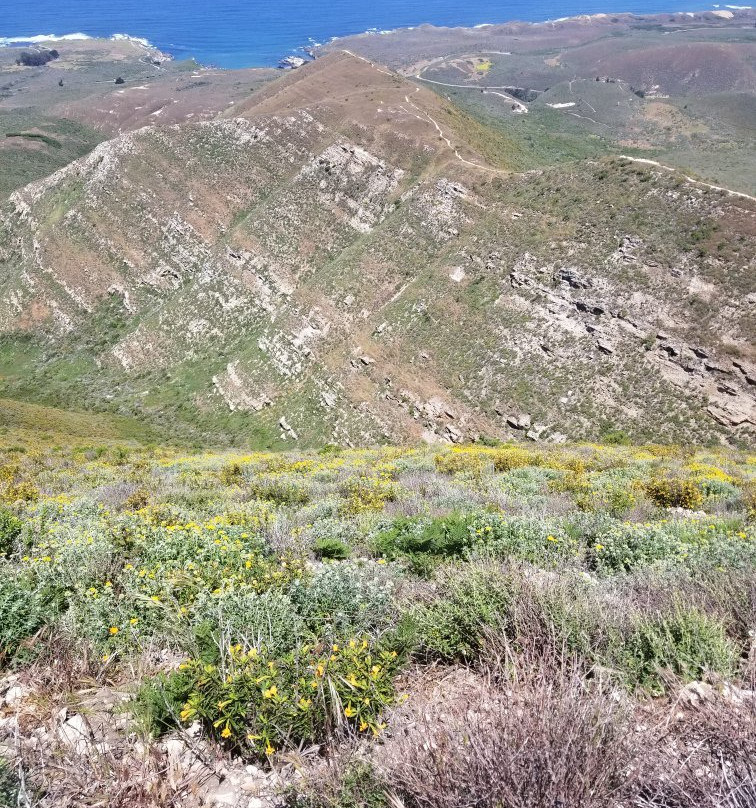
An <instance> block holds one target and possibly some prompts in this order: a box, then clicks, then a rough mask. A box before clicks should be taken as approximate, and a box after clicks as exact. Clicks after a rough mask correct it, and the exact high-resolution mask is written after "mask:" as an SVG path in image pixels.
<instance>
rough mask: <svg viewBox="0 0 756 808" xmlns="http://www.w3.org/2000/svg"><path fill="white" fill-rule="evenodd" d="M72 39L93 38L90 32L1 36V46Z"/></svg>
mask: <svg viewBox="0 0 756 808" xmlns="http://www.w3.org/2000/svg"><path fill="white" fill-rule="evenodd" d="M70 39H92V37H91V36H89V35H88V34H81V33H77V34H60V35H58V34H34V35H33V36H0V46H2V47H5V46H7V45H36V44H38V43H40V42H62V41H63V40H70Z"/></svg>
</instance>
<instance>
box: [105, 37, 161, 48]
mask: <svg viewBox="0 0 756 808" xmlns="http://www.w3.org/2000/svg"><path fill="white" fill-rule="evenodd" d="M110 39H114V40H116V41H119V40H125V41H127V42H136V43H137V45H142V46H143V47H145V48H151V47H152V43H151V42H150V40H149V39H145V38H144V37H142V36H131V35H130V34H113V36H111V37H110Z"/></svg>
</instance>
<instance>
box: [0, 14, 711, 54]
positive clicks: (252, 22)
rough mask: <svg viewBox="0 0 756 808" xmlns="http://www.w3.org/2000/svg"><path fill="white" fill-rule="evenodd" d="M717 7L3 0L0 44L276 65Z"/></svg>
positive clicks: (0, 15)
mask: <svg viewBox="0 0 756 808" xmlns="http://www.w3.org/2000/svg"><path fill="white" fill-rule="evenodd" d="M704 8H712V6H711V5H708V6H700V5H697V4H696V2H695V0H614V5H612V6H609V5H608V4H607V2H606V0H604V2H601V0H545V2H542V3H532V2H528V1H527V0H508V2H492V0H466V1H465V2H461V0H287V2H282V0H20V2H19V0H0V43H2V42H7V40H8V39H11V38H19V37H32V36H34V35H40V34H56V35H61V34H68V33H73V32H81V33H83V34H88V35H89V36H97V37H103V36H104V37H107V36H111V35H112V34H115V33H126V34H130V35H132V36H135V37H142V38H145V39H147V40H149V41H150V43H152V44H153V45H155V47H157V48H160V49H161V50H163V51H166V52H168V53H171V54H172V55H173V56H174V57H175V58H177V59H186V58H189V57H193V58H195V59H197V60H198V61H199V62H202V63H203V64H212V65H218V66H221V67H252V66H266V65H275V64H277V62H278V61H279V59H281V58H282V57H284V56H287V55H289V54H292V53H296V52H297V50H298V49H299V48H301V47H302V46H307V45H308V44H312V43H313V42H320V43H322V42H327V41H328V40H330V39H331V38H332V37H335V36H344V35H347V34H358V33H361V32H363V31H367V30H370V29H377V30H388V29H392V28H401V27H407V26H415V25H420V24H422V23H432V24H434V25H444V26H459V25H464V26H470V25H478V24H481V23H496V22H507V21H509V20H527V21H532V22H537V21H543V20H550V19H557V18H559V17H568V16H573V15H575V14H598V13H602V12H603V13H612V12H614V13H616V12H618V11H630V12H634V13H638V14H652V13H660V12H672V11H696V10H701V9H704Z"/></svg>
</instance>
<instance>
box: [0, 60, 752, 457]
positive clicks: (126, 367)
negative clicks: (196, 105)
mask: <svg viewBox="0 0 756 808" xmlns="http://www.w3.org/2000/svg"><path fill="white" fill-rule="evenodd" d="M488 131H489V130H486V129H485V128H484V127H483V126H482V125H481V124H480V123H478V122H476V121H473V120H472V119H470V118H469V116H466V115H465V114H464V113H461V112H459V111H458V110H457V109H456V108H455V107H454V106H453V105H451V104H450V103H449V102H448V101H446V100H445V99H444V98H443V97H442V96H439V95H437V94H435V93H433V92H432V91H430V90H427V89H425V88H422V87H419V86H418V85H416V84H414V83H413V82H411V81H409V80H408V79H406V78H403V77H401V76H399V75H398V74H395V73H393V72H392V71H389V70H387V69H385V68H383V67H381V66H380V65H375V64H373V63H371V62H369V61H368V60H366V59H364V58H362V57H360V56H356V55H351V54H346V53H339V54H332V55H329V56H326V57H323V58H320V59H318V60H316V61H315V62H314V63H312V64H310V65H307V66H305V67H304V68H302V69H300V70H298V71H295V72H292V73H290V74H288V75H285V76H283V77H281V78H280V79H277V80H276V81H274V82H272V83H270V84H267V85H265V86H263V87H262V88H261V89H260V90H258V91H257V92H256V93H254V94H252V95H251V96H250V97H249V98H248V99H246V100H245V101H243V102H240V103H239V104H234V107H233V110H232V111H227V112H226V113H224V114H223V115H222V116H221V117H217V118H214V119H212V120H207V121H199V122H196V123H195V122H191V121H189V122H184V123H180V124H173V125H168V126H157V125H152V126H148V127H144V128H141V129H138V130H136V131H134V132H129V133H124V134H122V135H119V136H118V137H117V138H115V139H114V140H111V141H106V142H105V143H104V144H101V145H100V146H98V147H96V148H95V150H94V151H93V152H92V153H91V154H90V155H88V156H87V157H84V158H82V159H81V160H79V161H76V162H74V163H72V164H70V165H69V166H66V167H64V168H63V169H61V170H60V171H59V172H57V173H55V174H53V175H51V176H50V177H48V178H45V179H43V180H40V181H38V182H36V183H32V185H30V186H27V187H25V188H23V189H19V190H18V191H16V192H14V193H13V194H12V195H11V197H10V198H9V202H8V204H7V205H6V206H5V208H4V210H3V213H2V215H1V217H0V266H2V275H1V276H0V328H1V329H2V331H3V333H4V334H5V336H4V337H3V340H4V346H5V348H4V352H5V353H6V356H7V359H6V361H5V362H4V366H5V368H6V369H7V371H6V372H4V373H3V382H2V386H3V391H4V394H5V395H9V396H11V397H23V396H29V397H31V398H32V399H34V398H36V399H38V400H39V403H42V404H52V405H57V406H60V405H62V404H63V405H64V404H66V403H67V402H70V401H71V400H75V401H77V402H79V403H80V404H83V405H84V406H85V407H90V408H92V409H101V410H111V411H113V412H116V413H118V414H121V415H129V416H136V417H139V418H144V419H145V420H147V421H148V422H150V423H152V422H155V423H156V424H158V425H159V426H160V428H161V429H163V430H164V431H166V432H174V433H176V434H177V435H182V436H184V437H185V438H190V439H199V440H201V441H206V440H221V441H231V442H242V443H243V442H251V443H252V444H255V445H256V444H262V445H268V446H280V445H285V444H286V443H287V442H288V443H290V442H291V441H293V440H296V441H298V442H299V443H300V444H302V445H315V444H322V443H324V442H335V443H344V444H364V443H374V442H380V441H384V440H391V441H417V440H427V441H444V442H459V441H463V440H470V439H476V438H479V437H480V436H488V437H491V438H500V439H507V438H512V437H524V436H525V434H526V433H527V434H528V435H529V437H530V438H531V439H533V440H553V441H561V440H565V439H567V438H584V439H585V438H596V437H598V436H599V435H600V434H602V432H606V431H608V430H611V429H623V430H626V431H628V432H630V433H631V434H633V435H635V436H637V437H642V438H648V439H650V438H652V437H656V438H658V439H681V438H685V439H690V440H695V441H697V442H704V441H711V440H724V441H727V442H733V441H734V442H743V441H746V442H747V441H749V440H751V438H752V436H753V435H754V426H755V425H756V420H754V419H756V406H755V400H754V396H753V381H752V379H754V378H756V369H754V364H753V362H754V356H753V340H752V335H753V333H754V306H753V303H750V302H748V295H749V294H750V293H751V292H752V289H751V288H750V285H749V283H750V282H749V277H751V276H750V274H749V273H750V272H751V267H752V261H753V257H752V251H751V246H752V238H753V233H754V230H755V229H756V207H755V206H754V204H753V202H752V201H750V200H748V199H745V198H740V197H729V196H727V195H726V194H724V193H723V192H720V191H716V190H714V189H712V188H705V187H701V186H696V185H694V184H693V183H691V182H688V181H687V180H686V179H685V178H684V177H683V176H682V175H680V174H678V173H671V172H669V171H666V170H664V169H662V168H657V167H656V166H653V165H643V164H640V163H633V162H632V161H631V160H630V159H626V158H618V157H610V158H605V159H599V160H594V161H584V162H583V163H581V164H580V165H581V169H580V171H578V172H576V171H575V170H574V169H573V167H570V166H568V167H566V168H548V169H539V170H534V171H526V172H521V171H514V170H507V165H509V166H510V168H516V167H517V166H518V164H519V162H520V160H521V155H520V154H519V153H518V146H517V144H515V143H513V142H510V141H508V140H507V139H506V137H504V136H502V135H501V134H496V133H491V134H490V138H489V137H488V135H487V132H488ZM487 138H488V139H487ZM478 142H481V143H483V144H484V146H486V147H488V148H489V149H490V148H491V144H492V143H493V144H494V145H495V149H494V154H495V156H496V158H497V159H496V160H493V161H492V160H491V159H490V155H487V154H481V153H480V151H479V150H478V149H477V148H476V145H477V143H478ZM484 151H485V149H484ZM720 244H722V245H724V246H723V247H720V246H719V245H720ZM723 301H727V303H726V307H725V308H723V309H722V310H721V311H720V310H718V306H719V304H720V302H723ZM652 307H656V308H657V311H656V312H654V311H652V310H651V309H652ZM692 318H695V321H693V319H692ZM29 345H32V346H33V349H30V348H29ZM40 381H41V383H40Z"/></svg>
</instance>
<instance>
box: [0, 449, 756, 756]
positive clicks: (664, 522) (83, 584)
mask: <svg viewBox="0 0 756 808" xmlns="http://www.w3.org/2000/svg"><path fill="white" fill-rule="evenodd" d="M24 440H27V439H26V438H24ZM20 444H21V446H20V448H19V440H18V439H14V442H13V445H12V447H11V445H9V446H8V447H6V448H3V447H2V445H0V498H1V499H2V504H0V667H7V668H16V669H20V668H23V667H24V666H27V665H29V664H47V662H45V660H47V659H49V658H50V655H49V654H48V651H49V649H51V648H56V649H57V648H64V649H70V650H68V651H66V653H70V654H72V655H74V656H75V657H76V660H77V664H81V665H82V666H85V668H86V675H87V676H89V677H92V678H95V679H98V678H99V679H104V678H109V679H112V680H116V681H119V680H120V681H123V682H125V683H127V684H128V685H129V686H133V685H137V687H133V689H134V690H139V694H140V695H139V696H138V697H137V698H136V700H135V702H134V705H133V707H134V710H135V711H136V713H137V714H140V715H142V717H143V718H144V721H143V725H144V726H146V727H147V728H148V729H149V730H150V731H152V732H155V733H160V732H166V731H170V730H171V729H175V728H176V726H177V725H179V724H182V723H184V724H186V723H194V722H199V723H200V724H201V725H202V727H204V730H205V732H206V733H207V735H208V736H210V737H212V738H213V739H215V741H217V742H218V743H220V744H222V745H224V746H225V747H226V748H227V749H228V750H229V751H230V752H232V753H233V754H240V755H243V756H249V757H262V758H265V757H266V756H270V755H272V754H273V753H278V752H281V751H284V750H287V749H289V748H291V747H297V746H299V745H302V744H310V743H337V742H338V739H339V738H340V737H342V735H343V734H349V733H352V734H356V735H357V736H360V735H362V736H364V738H365V739H370V738H372V737H373V735H374V734H376V733H379V732H380V731H381V728H382V727H383V724H384V722H385V721H387V720H389V719H388V715H389V714H390V710H389V708H390V707H392V705H394V704H395V702H396V700H397V696H396V692H397V688H398V685H397V680H398V679H399V677H400V676H401V671H402V665H403V664H404V663H405V662H407V660H411V661H412V662H413V663H415V664H416V665H419V666H420V669H421V670H422V669H423V668H422V666H423V665H424V664H426V663H427V662H429V661H431V662H433V663H434V664H442V665H447V664H460V663H462V664H465V665H471V666H476V665H480V664H483V662H482V661H483V660H485V659H487V658H488V656H487V655H489V654H490V653H492V652H491V648H492V644H493V645H495V644H496V642H506V643H507V646H506V649H507V650H506V654H510V653H513V652H516V653H519V652H520V650H521V649H525V648H529V647H533V646H537V647H543V646H545V645H547V644H548V643H552V644H554V645H558V646H559V647H560V648H566V649H569V651H570V653H574V654H576V655H578V656H579V658H580V659H581V660H583V662H584V663H585V664H586V665H595V666H598V667H600V669H601V670H602V671H604V672H610V673H603V674H602V675H605V676H610V675H611V676H613V677H615V680H616V682H617V683H618V686H621V687H624V688H626V689H629V690H633V689H634V688H642V689H645V690H647V691H649V692H653V693H658V692H661V691H662V690H663V689H664V688H665V687H667V684H666V683H667V682H668V680H669V675H671V676H673V677H678V678H679V679H682V680H686V679H690V678H692V677H702V676H705V675H707V673H708V672H711V671H715V672H717V673H718V674H719V675H721V676H732V677H734V676H738V675H741V674H742V670H743V666H745V665H747V664H750V663H749V662H748V659H749V653H751V651H750V649H751V644H752V637H751V635H750V634H749V632H750V631H752V626H753V621H754V619H756V611H755V610H756V606H754V600H753V596H752V590H751V589H749V588H748V587H749V584H748V582H749V581H752V580H753V577H754V576H753V573H754V568H755V567H756V518H755V517H756V507H754V502H756V500H755V499H754V494H753V492H754V490H756V458H754V457H752V456H748V455H744V454H741V453H737V452H725V451H723V450H716V451H714V450H701V451H698V452H695V451H692V450H684V451H683V450H681V449H679V448H676V447H654V446H648V447H631V446H598V445H583V446H555V447H548V446H542V445H539V447H538V449H537V450H535V449H533V448H527V447H524V446H515V445H512V446H466V447H448V448H442V449H441V448H438V447H435V448H433V449H430V448H425V449H411V448H406V449H402V448H386V449H375V450H339V449H330V450H329V451H328V452H324V453H292V454H290V455H280V454H270V453H263V452H261V453H255V454H248V455H237V454H233V453H230V452H229V453H224V454H218V453H209V452H206V453H201V452H197V453H189V454H181V453H178V452H174V451H169V450H160V449H147V448H141V447H137V446H131V447H121V446H97V447H92V446H86V447H79V446H71V447H65V448H63V447H52V446H42V445H37V444H33V445H32V444H31V443H30V445H28V446H25V445H23V440H21V441H20ZM497 638H498V639H497ZM502 638H503V639H502ZM513 649H514V651H513ZM506 654H504V656H506ZM35 660H36V663H35ZM179 665H180V668H179V669H178V670H176V668H177V667H178V666H179ZM134 671H143V672H145V673H144V676H145V682H146V684H144V686H143V687H142V688H141V689H139V688H138V685H139V682H136V683H135V682H133V681H129V677H133V676H134V675H135V674H134Z"/></svg>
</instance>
